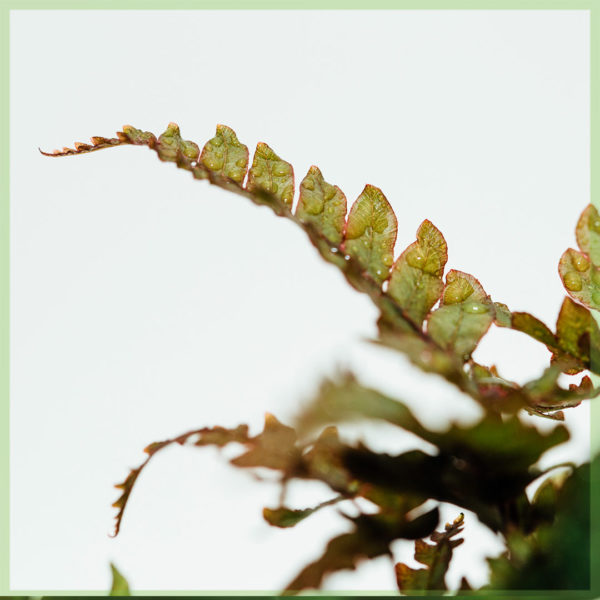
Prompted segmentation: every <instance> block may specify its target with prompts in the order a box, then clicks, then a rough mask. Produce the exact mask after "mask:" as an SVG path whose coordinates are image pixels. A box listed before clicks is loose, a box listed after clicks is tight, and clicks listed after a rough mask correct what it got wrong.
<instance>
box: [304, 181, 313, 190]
mask: <svg viewBox="0 0 600 600" xmlns="http://www.w3.org/2000/svg"><path fill="white" fill-rule="evenodd" d="M302 187H303V188H304V189H305V190H311V191H312V190H314V189H315V184H314V183H313V182H312V180H310V179H305V180H304V181H303V182H302Z"/></svg>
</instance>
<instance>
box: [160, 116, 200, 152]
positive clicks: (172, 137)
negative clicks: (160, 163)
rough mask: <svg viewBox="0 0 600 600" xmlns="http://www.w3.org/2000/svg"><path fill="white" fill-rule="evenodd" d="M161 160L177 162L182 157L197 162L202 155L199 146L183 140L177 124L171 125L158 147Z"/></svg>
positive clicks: (162, 136)
mask: <svg viewBox="0 0 600 600" xmlns="http://www.w3.org/2000/svg"><path fill="white" fill-rule="evenodd" d="M156 148H157V150H156V151H157V153H158V157H159V158H160V160H164V161H168V162H177V161H178V160H179V159H180V158H181V157H185V158H187V159H190V160H196V159H197V158H198V156H199V154H200V149H199V148H198V145H197V144H196V143H194V142H190V141H187V140H184V139H182V137H181V134H180V132H179V126H178V125H177V123H169V125H168V127H167V129H166V131H165V132H164V133H163V134H161V135H160V137H159V138H158V143H157V145H156Z"/></svg>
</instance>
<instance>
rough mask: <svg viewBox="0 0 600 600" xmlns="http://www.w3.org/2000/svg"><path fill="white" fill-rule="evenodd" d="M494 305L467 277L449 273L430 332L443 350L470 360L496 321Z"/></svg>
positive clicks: (434, 312) (432, 314) (471, 277)
mask: <svg viewBox="0 0 600 600" xmlns="http://www.w3.org/2000/svg"><path fill="white" fill-rule="evenodd" d="M494 314H495V311H494V305H493V303H492V301H491V300H490V297H489V296H488V295H487V294H486V293H485V290H484V289H483V287H482V286H481V284H480V283H479V281H477V279H475V277H473V276H472V275H469V274H468V273H462V272H461V271H454V270H452V271H450V272H449V273H448V274H447V275H446V286H445V287H444V293H443V296H442V301H441V304H440V307H439V308H437V309H436V310H434V311H433V312H432V313H431V314H430V315H429V319H428V320H427V331H428V333H429V335H430V336H431V337H432V339H433V340H434V341H435V342H436V343H438V344H439V345H440V346H441V347H442V348H445V349H451V350H453V351H454V352H455V353H456V354H457V355H459V356H460V357H462V358H463V360H465V361H466V360H468V359H469V358H470V357H471V354H472V353H473V351H474V350H475V348H476V347H477V344H478V343H479V340H480V339H481V338H482V337H483V336H484V334H485V333H486V332H487V330H488V329H489V327H490V325H491V324H492V322H493V321H494Z"/></svg>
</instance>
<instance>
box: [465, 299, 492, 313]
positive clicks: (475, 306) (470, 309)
mask: <svg viewBox="0 0 600 600" xmlns="http://www.w3.org/2000/svg"><path fill="white" fill-rule="evenodd" d="M488 310H489V309H488V307H487V306H485V304H481V303H480V302H468V303H466V304H465V305H464V306H463V311H464V312H466V313H469V314H470V315H482V314H485V313H486V312H488Z"/></svg>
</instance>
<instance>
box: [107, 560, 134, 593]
mask: <svg viewBox="0 0 600 600" xmlns="http://www.w3.org/2000/svg"><path fill="white" fill-rule="evenodd" d="M110 572H111V574H112V585H111V588H110V593H109V596H130V595H131V591H130V589H129V584H128V583H127V579H125V577H123V575H121V573H120V572H119V570H118V569H117V567H115V565H113V564H112V563H110Z"/></svg>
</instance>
